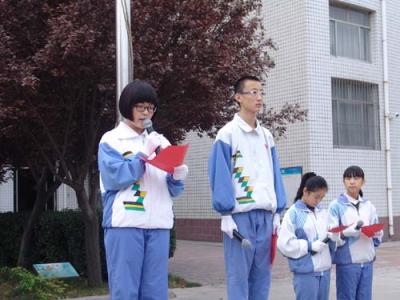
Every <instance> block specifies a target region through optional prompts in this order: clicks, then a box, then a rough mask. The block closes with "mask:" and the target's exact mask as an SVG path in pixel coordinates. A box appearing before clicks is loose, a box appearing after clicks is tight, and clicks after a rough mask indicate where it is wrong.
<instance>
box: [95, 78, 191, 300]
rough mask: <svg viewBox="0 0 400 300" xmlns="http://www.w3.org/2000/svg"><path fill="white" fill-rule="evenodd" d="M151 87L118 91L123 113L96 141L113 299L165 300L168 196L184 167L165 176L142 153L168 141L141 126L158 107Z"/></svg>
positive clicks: (177, 188) (179, 185)
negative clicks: (146, 161)
mask: <svg viewBox="0 0 400 300" xmlns="http://www.w3.org/2000/svg"><path fill="white" fill-rule="evenodd" d="M157 103H158V99H157V94H156V92H155V90H154V88H153V87H152V86H151V85H150V84H148V83H146V82H144V81H140V80H135V81H133V82H131V83H129V84H128V85H127V86H126V87H125V88H124V90H123V91H122V93H121V97H120V101H119V110H120V112H121V115H122V116H123V117H124V120H122V121H121V122H120V123H119V125H118V126H117V127H116V128H114V129H113V130H111V131H109V132H106V133H105V134H104V135H103V137H102V139H101V141H100V144H99V153H98V164H99V170H100V185H101V192H102V198H103V224H102V225H103V228H104V243H105V250H106V260H107V271H108V283H109V288H110V296H111V299H112V300H141V299H143V300H144V299H146V300H167V299H168V254H169V234H170V229H171V228H172V225H173V212H172V199H171V197H175V196H178V195H179V194H180V193H181V192H182V191H183V180H184V179H185V178H186V175H187V172H188V169H187V167H186V165H181V166H179V167H176V168H175V170H174V172H173V174H167V173H166V172H165V171H163V170H160V169H158V168H156V167H154V166H152V165H150V164H148V163H145V162H144V161H143V159H142V157H141V156H143V155H146V156H148V157H152V156H154V155H155V152H156V149H157V148H160V147H161V148H165V147H167V146H168V145H169V142H168V140H167V139H166V138H165V137H163V136H162V135H160V134H158V133H156V132H151V133H150V134H148V132H147V131H146V130H145V129H144V121H145V120H146V119H151V118H153V117H154V113H155V112H156V109H157Z"/></svg>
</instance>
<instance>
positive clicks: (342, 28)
mask: <svg viewBox="0 0 400 300" xmlns="http://www.w3.org/2000/svg"><path fill="white" fill-rule="evenodd" d="M369 15H370V13H369V12H363V11H358V10H354V9H351V8H344V7H337V6H330V7H329V17H330V35H331V54H332V55H335V56H344V57H350V58H355V59H360V60H365V61H370V41H369V40H370V29H371V28H370V25H369Z"/></svg>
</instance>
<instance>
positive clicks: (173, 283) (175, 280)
mask: <svg viewBox="0 0 400 300" xmlns="http://www.w3.org/2000/svg"><path fill="white" fill-rule="evenodd" d="M199 286H201V284H199V283H196V282H190V281H186V280H185V279H183V278H182V277H179V276H176V275H173V274H168V288H170V289H174V288H191V287H199Z"/></svg>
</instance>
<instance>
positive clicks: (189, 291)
mask: <svg viewBox="0 0 400 300" xmlns="http://www.w3.org/2000/svg"><path fill="white" fill-rule="evenodd" d="M169 272H170V273H172V274H174V275H178V276H180V277H183V278H185V279H186V280H189V281H193V282H197V283H200V284H201V285H202V286H201V287H197V288H184V289H182V288H179V289H170V299H174V300H226V299H227V297H226V291H225V289H226V286H225V279H224V259H223V247H222V244H221V243H209V242H194V241H182V240H178V241H177V249H176V252H175V256H174V257H173V258H172V259H170V263H169ZM399 298H400V242H386V243H383V244H382V245H381V247H379V248H378V250H377V259H376V262H375V264H374V283H373V299H377V300H380V299H388V300H391V299H399ZM79 299H81V300H84V299H85V300H109V297H108V296H97V297H96V296H95V297H86V298H79ZM269 299H270V300H275V299H279V300H289V299H290V300H292V299H295V297H294V293H293V287H292V275H291V273H290V272H289V269H288V266H287V260H286V258H284V257H283V256H282V255H280V254H277V257H276V261H275V263H274V266H273V269H272V283H271V291H270V298H269ZM330 299H331V300H333V299H336V293H335V272H334V271H333V272H332V277H331V290H330Z"/></svg>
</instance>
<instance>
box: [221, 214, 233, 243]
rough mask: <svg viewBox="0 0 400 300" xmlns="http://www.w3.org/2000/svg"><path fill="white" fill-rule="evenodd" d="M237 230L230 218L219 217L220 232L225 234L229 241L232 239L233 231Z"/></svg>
mask: <svg viewBox="0 0 400 300" xmlns="http://www.w3.org/2000/svg"><path fill="white" fill-rule="evenodd" d="M234 229H236V230H237V225H236V223H235V221H234V220H233V218H232V216H230V215H229V216H222V217H221V231H222V232H224V233H226V234H227V235H228V236H229V237H230V238H231V239H233V230H234Z"/></svg>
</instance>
